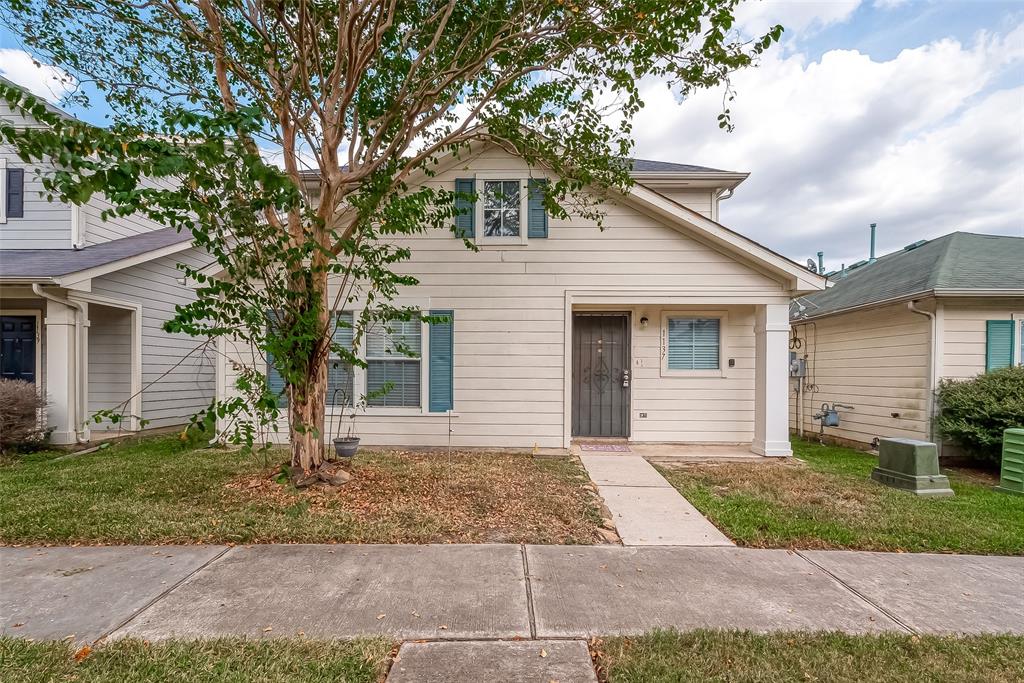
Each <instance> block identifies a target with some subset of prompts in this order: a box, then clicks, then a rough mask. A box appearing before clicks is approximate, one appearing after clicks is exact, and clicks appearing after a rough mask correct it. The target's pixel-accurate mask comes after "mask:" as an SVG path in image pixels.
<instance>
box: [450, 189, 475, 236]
mask: <svg viewBox="0 0 1024 683" xmlns="http://www.w3.org/2000/svg"><path fill="white" fill-rule="evenodd" d="M455 191H456V192H460V193H462V194H475V193H476V181H475V180H474V179H473V178H459V179H457V180H456V181H455ZM475 209H476V207H475V206H474V203H473V202H472V201H470V200H469V199H464V198H461V197H456V199H455V210H456V212H457V214H456V216H455V234H456V235H458V236H459V237H463V238H465V239H473V236H474V234H475V231H476V222H475V221H476V210H475Z"/></svg>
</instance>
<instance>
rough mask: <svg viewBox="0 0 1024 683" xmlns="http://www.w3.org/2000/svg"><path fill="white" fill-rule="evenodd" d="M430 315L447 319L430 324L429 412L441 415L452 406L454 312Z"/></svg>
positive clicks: (433, 312) (439, 312)
mask: <svg viewBox="0 0 1024 683" xmlns="http://www.w3.org/2000/svg"><path fill="white" fill-rule="evenodd" d="M430 315H431V316H445V317H447V318H448V320H447V321H445V322H439V323H431V324H430V412H432V413H443V412H444V411H446V410H451V409H452V407H453V406H454V400H453V380H452V369H453V367H454V358H455V354H454V346H455V334H454V331H455V312H454V311H431V312H430Z"/></svg>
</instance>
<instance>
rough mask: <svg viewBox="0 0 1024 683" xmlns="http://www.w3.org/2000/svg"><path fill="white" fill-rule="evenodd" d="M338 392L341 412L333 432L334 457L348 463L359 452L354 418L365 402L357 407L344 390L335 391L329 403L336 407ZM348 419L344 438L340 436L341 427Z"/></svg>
mask: <svg viewBox="0 0 1024 683" xmlns="http://www.w3.org/2000/svg"><path fill="white" fill-rule="evenodd" d="M338 392H341V394H342V401H341V412H340V413H338V422H337V424H336V425H335V431H334V455H335V456H337V457H338V458H341V459H343V460H345V461H348V460H349V459H351V458H352V456H354V455H355V454H356V451H358V450H359V437H358V436H356V417H357V416H358V414H359V409H360V408H362V407H364V406H365V402H360V403H359V404H358V405H357V404H356V403H355V402H354V401H352V400H350V398H349V396H348V395H347V393H346V392H345V390H344V389H335V390H334V395H333V396H331V403H332V404H333V405H335V406H336V405H338V400H337V399H338ZM346 418H347V419H348V424H347V427H346V428H345V436H341V425H342V423H344V422H345V420H346Z"/></svg>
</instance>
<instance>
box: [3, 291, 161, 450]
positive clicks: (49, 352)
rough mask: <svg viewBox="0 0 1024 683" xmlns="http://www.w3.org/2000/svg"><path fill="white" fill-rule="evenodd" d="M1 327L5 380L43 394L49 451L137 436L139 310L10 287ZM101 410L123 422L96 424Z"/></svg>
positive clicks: (73, 294)
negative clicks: (114, 436) (54, 446)
mask: <svg viewBox="0 0 1024 683" xmlns="http://www.w3.org/2000/svg"><path fill="white" fill-rule="evenodd" d="M0 320H2V324H0V327H2V336H3V339H2V349H0V367H2V376H3V377H4V378H5V379H19V380H24V381H27V382H31V383H33V384H36V385H37V386H38V387H39V388H40V390H41V391H42V392H43V393H44V394H45V396H46V400H47V415H46V425H47V427H48V428H49V429H50V430H51V433H50V441H51V442H52V443H55V444H59V445H66V444H73V443H84V442H87V441H90V440H93V439H96V438H103V437H105V436H109V435H111V434H116V433H123V432H125V431H138V429H139V428H140V416H141V413H142V395H141V390H142V372H141V365H142V362H141V358H142V349H141V344H142V328H141V325H142V321H141V306H139V305H137V304H133V303H130V302H124V301H114V300H111V299H108V298H105V297H99V296H96V295H93V294H90V293H87V292H79V291H72V290H66V289H62V288H55V287H46V288H43V287H41V286H38V285H36V286H31V287H28V286H26V287H15V286H12V287H3V288H0ZM103 410H111V411H114V412H115V413H117V414H118V415H120V416H121V420H120V421H119V422H118V423H116V424H115V423H112V422H111V421H110V420H109V419H104V420H102V421H100V422H98V423H97V422H93V421H92V420H91V416H93V415H95V414H96V413H98V412H100V411H103Z"/></svg>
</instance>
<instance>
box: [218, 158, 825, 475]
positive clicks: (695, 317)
mask: <svg viewBox="0 0 1024 683" xmlns="http://www.w3.org/2000/svg"><path fill="white" fill-rule="evenodd" d="M632 170H633V177H634V178H635V180H636V182H637V184H636V185H635V186H634V187H633V188H632V189H630V190H629V191H628V193H626V194H624V195H622V196H616V197H614V198H613V199H610V200H607V201H606V203H605V204H604V205H603V210H604V212H605V214H606V219H605V221H604V229H603V230H602V229H600V228H599V227H598V226H597V225H596V224H595V223H594V222H592V221H589V220H583V219H580V218H572V219H569V220H556V219H555V218H553V217H550V216H548V215H546V213H545V211H544V208H543V204H542V203H541V202H540V201H539V199H538V198H537V196H536V194H535V193H534V192H532V191H531V189H532V186H531V182H533V181H537V180H540V179H542V178H546V177H549V175H548V172H547V171H545V170H542V169H538V168H531V167H530V166H528V165H527V164H526V163H525V162H524V161H523V160H522V159H520V158H518V157H516V156H514V155H511V154H509V153H508V152H506V151H504V150H502V149H500V148H498V147H496V146H482V145H475V146H474V147H473V148H472V149H471V150H470V151H469V153H468V154H463V155H462V156H461V157H460V158H455V157H453V156H451V157H446V158H444V159H441V160H439V161H438V165H437V166H436V167H435V171H436V173H435V174H434V175H433V176H432V177H430V178H426V179H423V180H422V182H428V183H433V184H437V185H439V186H442V187H445V188H448V189H450V190H454V189H456V188H458V189H459V190H461V191H474V192H475V193H476V194H477V195H478V196H481V197H490V199H488V200H487V201H486V202H484V201H483V200H482V199H481V200H478V201H477V203H476V205H475V206H472V207H464V209H465V213H464V214H462V215H461V216H459V217H458V218H457V221H456V222H457V229H458V231H459V233H460V234H464V235H466V236H467V237H469V238H470V239H472V240H473V242H474V243H475V244H476V246H477V247H478V249H479V251H477V252H474V251H471V250H469V249H467V248H466V246H465V245H464V244H463V241H462V239H460V238H459V237H457V236H456V235H455V234H453V233H452V231H451V230H436V231H433V232H430V233H427V234H423V235H418V236H413V237H403V238H401V239H400V240H398V241H399V242H400V243H401V244H402V245H403V246H406V247H408V248H409V249H410V250H411V254H412V256H411V259H410V260H409V261H407V262H405V263H403V264H401V265H400V266H399V268H400V271H401V272H403V273H407V274H411V275H414V276H415V277H416V278H417V279H418V281H419V284H418V285H415V286H412V287H407V288H405V289H404V290H402V291H401V292H400V294H399V298H398V300H397V303H398V304H399V305H403V306H413V307H417V308H419V309H420V310H422V311H429V312H430V313H432V314H438V315H445V316H449V317H450V323H444V324H440V325H433V326H429V325H426V324H420V323H418V322H416V323H409V324H401V325H393V326H392V329H391V331H390V332H385V331H384V330H380V331H378V332H376V333H374V334H371V335H369V338H368V339H367V343H366V344H364V345H363V346H364V348H363V349H360V350H359V352H360V353H363V354H364V357H365V360H366V362H367V368H366V369H363V368H359V367H357V368H354V369H353V371H352V372H349V371H343V372H337V373H333V376H332V378H331V384H330V386H329V388H328V401H329V403H330V402H331V397H332V396H334V395H336V392H338V391H339V390H344V391H343V393H342V394H341V395H344V394H349V395H355V396H361V395H365V394H366V393H367V392H368V391H372V390H374V389H376V388H379V387H380V386H382V385H383V384H384V383H385V382H391V383H392V385H393V389H392V390H391V391H390V392H389V393H388V394H386V395H385V396H383V397H379V398H376V399H374V400H372V401H370V403H371V405H370V406H368V407H367V408H366V410H365V411H363V414H361V415H360V416H359V418H358V421H357V423H356V425H357V431H358V435H359V436H360V437H361V438H362V440H363V443H364V444H371V445H374V444H376V445H394V446H403V445H404V446H444V445H447V444H448V443H449V438H450V443H451V444H452V445H453V446H456V447H517V448H532V447H540V448H567V447H569V445H570V442H571V441H573V440H574V439H593V438H602V439H622V440H629V441H634V442H686V443H698V444H742V448H744V449H749V450H752V451H754V452H755V453H760V454H763V455H773V456H786V455H790V453H791V449H790V444H789V419H788V415H787V410H788V405H789V404H788V402H787V395H788V387H789V382H788V374H787V362H786V348H787V343H788V339H789V318H788V311H789V301H790V299H791V298H792V297H793V296H799V295H804V294H808V293H810V292H814V291H818V290H820V289H822V288H823V287H824V282H825V281H824V279H823V278H821V277H820V276H818V275H816V274H814V273H811V272H809V271H808V270H806V269H805V268H803V267H801V266H799V265H798V264H795V263H793V262H792V261H790V260H788V259H786V258H784V257H782V256H780V255H779V254H776V253H774V252H772V251H770V250H769V249H767V248H765V247H763V246H761V245H760V244H757V243H755V242H754V241H752V240H750V239H748V238H746V237H744V236H742V235H739V234H737V233H736V232H733V231H731V230H729V229H728V228H726V227H725V226H723V225H722V224H720V223H719V222H718V217H719V204H720V202H721V201H722V199H724V198H726V197H727V196H729V195H730V194H731V193H732V192H733V190H734V189H735V188H736V187H737V186H738V185H739V184H740V183H741V182H742V181H743V180H744V179H745V178H746V175H745V174H742V173H732V172H726V171H720V170H716V169H711V168H703V167H699V166H689V165H683V164H673V163H663V162H651V161H640V160H636V161H634V162H633V166H632ZM359 305H360V304H359V302H356V303H355V304H353V306H352V309H353V310H349V311H345V312H342V315H345V316H349V315H353V311H354V310H357V309H358V308H359ZM399 337H400V338H401V340H402V341H404V342H405V344H406V345H407V346H409V347H411V348H414V349H418V350H419V352H420V355H419V357H418V358H414V359H409V358H405V357H404V356H395V355H389V354H388V352H387V351H388V348H389V347H391V346H392V345H393V343H394V342H395V341H396V338H399ZM222 344H223V346H222V348H221V349H220V352H221V353H223V354H224V357H225V358H226V359H227V361H226V362H225V364H224V365H223V367H222V372H221V373H220V375H219V377H218V391H219V392H220V394H221V395H222V396H227V395H230V394H232V393H233V392H234V391H235V390H234V377H235V375H236V373H237V371H238V370H239V369H240V368H242V367H246V364H247V363H248V364H250V365H249V366H248V367H251V364H252V363H253V358H254V357H255V358H259V357H260V354H258V353H254V352H253V349H251V348H244V347H241V348H240V347H239V346H240V345H237V344H231V343H228V342H226V341H225V342H222ZM258 362H262V361H258ZM265 367H266V366H265V364H264V365H262V366H260V369H261V370H262V369H265ZM270 371H271V377H270V380H271V383H272V384H273V383H274V373H273V370H272V368H271V369H270ZM328 411H329V424H328V429H327V431H328V434H325V435H324V436H325V438H328V437H329V436H330V435H331V433H333V432H334V431H335V429H337V420H338V416H337V411H336V409H334V408H328ZM286 434H287V429H286V427H285V424H284V422H282V424H281V433H280V435H279V436H280V438H283V437H284V436H285V435H286Z"/></svg>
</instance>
